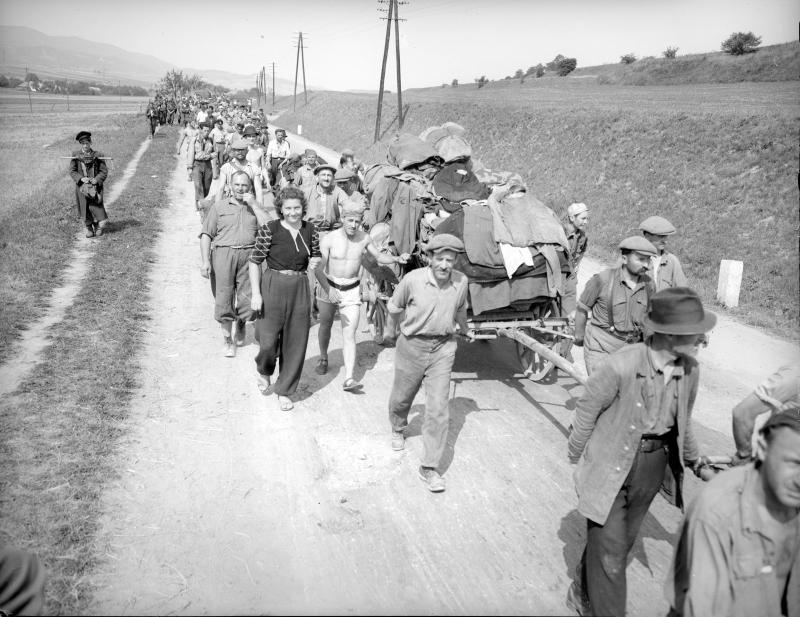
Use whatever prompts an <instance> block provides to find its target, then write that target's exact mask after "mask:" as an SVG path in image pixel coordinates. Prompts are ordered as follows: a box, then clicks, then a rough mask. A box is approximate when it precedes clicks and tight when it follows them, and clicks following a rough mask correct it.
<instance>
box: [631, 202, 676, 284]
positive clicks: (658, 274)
mask: <svg viewBox="0 0 800 617" xmlns="http://www.w3.org/2000/svg"><path fill="white" fill-rule="evenodd" d="M639 229H641V230H642V235H643V236H644V237H645V239H646V240H647V241H648V242H650V243H651V244H652V245H653V246H654V247H656V250H657V251H658V255H655V256H653V257H652V258H651V259H650V270H649V272H648V275H649V276H650V278H651V279H653V284H654V285H655V289H656V291H661V290H662V289H667V288H669V287H686V285H687V282H686V275H685V274H684V273H683V268H682V267H681V262H680V260H679V259H678V258H677V257H676V256H675V255H673V254H672V253H670V252H669V251H667V239H668V238H669V236H671V235H673V234H675V226H674V225H673V224H672V223H670V222H669V221H668V220H667V219H665V218H664V217H662V216H649V217H647V218H646V219H645V220H643V221H642V222H641V224H640V225H639Z"/></svg>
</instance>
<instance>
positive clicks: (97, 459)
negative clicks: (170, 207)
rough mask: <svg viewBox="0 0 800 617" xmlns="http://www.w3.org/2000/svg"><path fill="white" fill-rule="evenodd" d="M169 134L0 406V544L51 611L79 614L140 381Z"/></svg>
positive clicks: (143, 163) (154, 148) (121, 202)
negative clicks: (35, 564) (35, 561)
mask: <svg viewBox="0 0 800 617" xmlns="http://www.w3.org/2000/svg"><path fill="white" fill-rule="evenodd" d="M165 133H166V137H161V136H160V135H159V136H157V137H158V138H157V139H155V140H154V141H153V143H152V145H151V146H150V148H149V149H148V150H147V151H146V152H145V153H144V155H143V157H142V159H141V160H140V162H139V166H138V170H137V172H136V174H135V175H134V176H133V178H132V179H131V181H130V183H129V184H128V186H127V188H126V189H125V190H124V191H123V193H122V194H121V195H120V197H119V199H118V200H117V202H116V205H115V207H114V212H115V217H116V218H117V219H118V220H126V221H127V222H128V224H126V225H125V226H124V227H123V228H116V229H115V228H114V227H112V228H111V233H109V234H107V235H106V236H104V237H103V238H102V241H100V242H98V244H97V248H96V252H95V254H94V256H93V257H92V260H91V262H90V266H89V270H88V272H87V276H86V278H85V279H84V281H83V284H82V287H81V290H80V293H79V294H78V296H77V299H76V301H75V303H74V304H73V305H72V306H71V307H70V308H69V309H68V311H67V313H66V315H65V318H64V320H63V321H62V322H61V323H59V324H57V325H56V326H54V327H53V331H52V338H53V343H52V345H51V346H50V347H49V348H48V349H47V353H46V355H45V357H44V358H43V360H42V362H41V363H40V364H38V365H37V366H36V368H35V369H34V371H33V373H32V374H31V376H30V377H29V378H28V379H27V380H26V381H25V382H24V383H23V384H22V385H21V387H20V388H19V390H18V391H17V393H15V395H12V396H9V397H6V398H5V399H4V400H3V401H2V402H0V424H2V426H3V439H2V440H0V544H5V543H9V544H13V545H15V546H17V547H19V548H23V549H26V550H29V551H32V552H34V553H36V554H38V555H39V557H40V558H41V559H42V560H43V562H44V564H45V567H46V569H47V572H48V582H47V587H46V591H47V611H46V612H47V614H53V615H59V614H61V615H76V614H81V613H82V612H84V611H85V609H86V603H87V601H88V597H89V593H90V589H89V587H88V584H87V582H86V579H85V576H86V574H87V573H88V571H89V570H90V569H91V567H92V564H93V561H94V559H95V546H94V535H95V526H96V522H97V517H98V515H99V509H98V500H99V498H100V494H101V490H102V488H103V487H104V486H105V485H106V484H107V483H108V482H111V481H113V479H114V478H115V477H116V474H118V473H119V470H118V469H116V468H115V467H114V465H113V461H112V457H113V456H114V454H115V452H116V449H117V437H118V436H119V435H120V434H121V431H122V430H123V421H124V419H125V418H126V414H127V410H128V402H129V399H130V397H131V395H132V392H133V391H134V389H135V388H136V386H137V379H138V367H137V365H136V361H135V358H136V357H137V350H138V346H139V345H140V342H141V333H142V331H143V329H145V328H146V327H147V310H148V306H147V303H148V284H149V283H148V275H147V273H148V270H149V267H150V263H151V262H152V260H153V254H152V251H153V246H154V243H155V241H156V238H157V236H158V233H159V231H160V229H161V220H160V216H159V213H160V208H161V207H162V206H163V205H164V196H165V192H166V187H167V185H168V183H169V182H170V180H171V177H172V168H173V164H172V162H173V161H174V150H175V137H176V133H175V131H174V129H167V130H166V131H165ZM104 142H105V140H104ZM165 162H167V164H165ZM68 227H69V228H70V230H74V225H73V224H72V223H71V222H70V223H69V224H68ZM70 233H72V232H70ZM51 267H52V269H53V270H54V271H57V270H59V269H60V268H61V267H63V262H62V261H61V260H56V261H55V263H54V264H53V265H52V266H51Z"/></svg>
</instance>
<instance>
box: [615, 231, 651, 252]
mask: <svg viewBox="0 0 800 617" xmlns="http://www.w3.org/2000/svg"><path fill="white" fill-rule="evenodd" d="M619 250H621V251H635V252H637V253H644V254H645V255H658V250H657V249H656V247H654V246H653V243H652V242H650V241H649V240H647V239H645V238H643V237H642V236H631V237H630V238H625V239H624V240H623V241H622V242H620V243H619Z"/></svg>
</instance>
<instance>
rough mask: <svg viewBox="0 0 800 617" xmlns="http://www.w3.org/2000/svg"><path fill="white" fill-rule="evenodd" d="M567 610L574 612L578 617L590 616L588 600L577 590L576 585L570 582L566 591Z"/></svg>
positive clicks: (590, 610)
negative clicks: (582, 616)
mask: <svg viewBox="0 0 800 617" xmlns="http://www.w3.org/2000/svg"><path fill="white" fill-rule="evenodd" d="M567 608H568V609H570V610H573V611H575V612H576V613H578V615H591V614H592V607H591V606H590V605H589V598H587V597H586V596H585V594H584V593H583V592H582V591H581V589H579V587H578V583H576V582H575V581H572V584H571V585H570V586H569V590H568V591H567Z"/></svg>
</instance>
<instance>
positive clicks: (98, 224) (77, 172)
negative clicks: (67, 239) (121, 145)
mask: <svg viewBox="0 0 800 617" xmlns="http://www.w3.org/2000/svg"><path fill="white" fill-rule="evenodd" d="M75 141H77V142H78V143H79V144H80V145H81V147H80V150H75V151H74V152H73V153H72V158H71V159H70V162H69V175H70V177H71V178H72V180H73V181H74V182H75V201H76V204H77V206H78V214H79V216H80V218H81V221H82V222H83V224H84V226H85V227H86V237H87V238H94V237H99V236H101V235H103V229H104V228H105V226H106V224H107V223H108V214H107V213H106V207H105V204H104V202H103V183H104V182H105V180H106V178H107V177H108V167H107V166H106V162H105V161H104V160H103V154H102V153H101V152H97V151H96V150H94V149H93V148H92V134H91V133H90V132H89V131H81V132H79V133H78V134H77V135H76V136H75Z"/></svg>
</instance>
